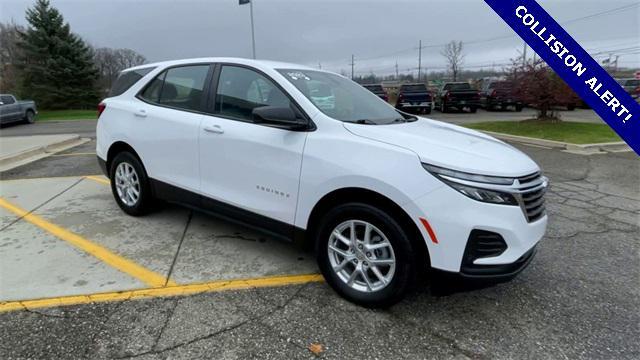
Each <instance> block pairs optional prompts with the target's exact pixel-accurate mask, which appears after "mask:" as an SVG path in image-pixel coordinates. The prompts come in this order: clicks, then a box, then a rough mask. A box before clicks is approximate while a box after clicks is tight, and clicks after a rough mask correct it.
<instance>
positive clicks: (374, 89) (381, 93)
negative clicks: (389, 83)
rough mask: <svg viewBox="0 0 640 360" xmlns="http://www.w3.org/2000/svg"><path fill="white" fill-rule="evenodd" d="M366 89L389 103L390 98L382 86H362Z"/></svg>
mask: <svg viewBox="0 0 640 360" xmlns="http://www.w3.org/2000/svg"><path fill="white" fill-rule="evenodd" d="M362 86H363V87H364V88H365V89H367V90H369V91H371V92H372V93H374V94H376V95H378V97H379V98H380V99H382V100H384V101H389V97H388V96H387V93H386V91H384V88H383V87H382V85H380V84H365V85H362Z"/></svg>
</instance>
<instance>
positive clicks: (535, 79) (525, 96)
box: [505, 57, 579, 121]
mask: <svg viewBox="0 0 640 360" xmlns="http://www.w3.org/2000/svg"><path fill="white" fill-rule="evenodd" d="M511 61H512V65H511V67H509V68H506V69H505V75H506V77H507V79H508V80H509V81H511V82H512V83H513V84H514V89H515V92H516V96H518V97H519V98H520V99H522V101H523V102H524V103H525V104H530V105H533V106H535V107H536V109H537V110H538V113H537V118H538V119H540V120H550V121H560V118H559V116H558V113H557V112H556V111H555V110H554V109H555V108H557V107H558V106H563V107H565V106H566V107H567V108H569V109H572V108H573V107H575V106H576V104H577V103H578V101H579V97H578V95H577V94H576V93H575V92H574V91H573V90H572V89H571V88H570V87H569V86H568V85H567V84H566V83H565V82H564V81H563V80H562V79H561V78H560V77H559V76H558V75H557V74H556V73H555V72H554V71H553V70H551V68H549V67H548V66H547V64H546V63H545V62H544V61H543V60H542V59H537V60H527V61H522V57H519V58H516V59H512V60H511ZM523 63H524V64H523Z"/></svg>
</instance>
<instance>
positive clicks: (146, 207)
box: [109, 151, 154, 216]
mask: <svg viewBox="0 0 640 360" xmlns="http://www.w3.org/2000/svg"><path fill="white" fill-rule="evenodd" d="M122 163H126V164H129V165H131V166H132V167H133V169H134V170H135V174H136V175H137V178H138V183H139V196H138V199H137V201H136V202H135V203H133V204H130V205H128V204H126V203H125V202H124V201H123V200H122V199H121V198H120V195H119V194H118V190H117V188H116V182H117V179H116V170H117V168H118V166H119V165H120V164H122ZM109 178H110V179H111V192H112V193H113V197H114V198H115V200H116V203H117V204H118V206H119V207H120V209H122V211H124V212H125V213H127V214H129V215H131V216H141V215H145V214H147V213H149V212H150V211H151V210H152V205H153V203H154V201H153V194H152V193H151V187H150V185H149V178H148V177H147V172H146V171H145V170H144V166H142V163H141V162H140V160H139V159H138V157H137V156H135V155H133V154H132V153H130V152H127V151H124V152H121V153H119V154H117V155H116V156H115V157H114V158H113V161H111V168H110V170H109Z"/></svg>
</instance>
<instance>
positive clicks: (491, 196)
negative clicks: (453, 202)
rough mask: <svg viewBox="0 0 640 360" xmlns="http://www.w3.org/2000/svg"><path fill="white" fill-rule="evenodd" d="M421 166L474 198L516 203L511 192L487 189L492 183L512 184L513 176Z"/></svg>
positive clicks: (497, 184) (497, 202)
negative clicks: (488, 174)
mask: <svg viewBox="0 0 640 360" xmlns="http://www.w3.org/2000/svg"><path fill="white" fill-rule="evenodd" d="M422 166H423V167H424V168H425V169H426V170H427V171H428V172H430V173H431V174H433V175H434V176H435V177H437V178H438V179H440V180H442V182H444V183H445V184H447V185H449V186H451V187H452V188H454V189H456V190H457V191H459V192H460V193H462V194H464V195H466V196H468V197H470V198H472V199H474V200H477V201H482V202H487V203H492V204H502V205H518V201H517V200H516V198H515V197H514V196H513V194H510V193H508V192H504V191H499V190H496V189H489V188H491V187H492V185H493V186H498V187H499V186H509V185H512V184H513V181H514V179H513V178H507V177H499V176H487V175H479V174H470V173H465V172H461V171H456V170H450V169H445V168H441V167H438V166H433V165H429V164H422Z"/></svg>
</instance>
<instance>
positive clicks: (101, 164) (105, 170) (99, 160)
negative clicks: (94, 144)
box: [96, 156, 109, 177]
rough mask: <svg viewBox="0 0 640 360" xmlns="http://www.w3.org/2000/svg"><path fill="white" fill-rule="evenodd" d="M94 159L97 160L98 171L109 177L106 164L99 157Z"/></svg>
mask: <svg viewBox="0 0 640 360" xmlns="http://www.w3.org/2000/svg"><path fill="white" fill-rule="evenodd" d="M96 158H97V159H98V166H100V170H102V173H103V174H104V176H106V177H109V171H107V162H106V161H104V160H102V158H101V157H100V156H96Z"/></svg>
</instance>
